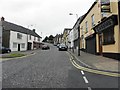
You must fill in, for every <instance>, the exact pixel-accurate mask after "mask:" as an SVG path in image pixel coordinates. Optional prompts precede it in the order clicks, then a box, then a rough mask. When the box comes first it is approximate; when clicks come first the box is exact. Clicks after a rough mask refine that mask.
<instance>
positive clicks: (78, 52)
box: [78, 25, 80, 56]
mask: <svg viewBox="0 0 120 90" xmlns="http://www.w3.org/2000/svg"><path fill="white" fill-rule="evenodd" d="M78 56H80V25H79V26H78Z"/></svg>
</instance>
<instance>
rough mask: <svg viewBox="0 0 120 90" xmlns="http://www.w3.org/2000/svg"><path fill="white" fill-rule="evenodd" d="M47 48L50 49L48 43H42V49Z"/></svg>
mask: <svg viewBox="0 0 120 90" xmlns="http://www.w3.org/2000/svg"><path fill="white" fill-rule="evenodd" d="M47 49H50V47H49V46H48V45H42V50H47Z"/></svg>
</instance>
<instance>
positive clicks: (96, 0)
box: [80, 0, 99, 23]
mask: <svg viewBox="0 0 120 90" xmlns="http://www.w3.org/2000/svg"><path fill="white" fill-rule="evenodd" d="M98 1H99V0H95V2H94V3H93V4H92V6H91V7H90V8H89V10H88V11H87V13H86V14H84V16H83V18H82V20H81V21H80V23H81V22H82V21H83V20H84V19H85V17H86V16H87V15H88V13H89V12H90V11H91V9H92V8H93V7H94V6H95V5H96V3H97V2H98Z"/></svg>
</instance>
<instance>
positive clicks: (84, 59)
mask: <svg viewBox="0 0 120 90" xmlns="http://www.w3.org/2000/svg"><path fill="white" fill-rule="evenodd" d="M68 52H69V53H70V54H71V55H72V56H73V57H74V58H75V59H76V62H77V64H79V65H80V66H81V65H82V66H84V67H87V68H91V69H95V70H100V71H105V72H113V73H120V66H119V64H120V61H119V60H115V59H111V58H106V57H103V56H100V55H93V54H89V53H86V52H83V51H80V56H78V52H77V50H74V52H73V51H71V50H69V51H68Z"/></svg>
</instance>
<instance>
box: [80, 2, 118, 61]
mask: <svg viewBox="0 0 120 90" xmlns="http://www.w3.org/2000/svg"><path fill="white" fill-rule="evenodd" d="M119 10H120V5H119V3H118V0H114V1H113V0H96V2H94V3H93V5H92V6H91V8H90V9H89V10H88V12H87V13H86V14H85V16H84V18H83V20H82V21H81V23H80V38H81V40H80V47H81V49H84V50H85V51H86V52H88V53H92V54H99V55H103V56H106V57H109V58H114V59H118V60H120V30H119V25H120V23H119V16H120V14H119V12H120V11H119Z"/></svg>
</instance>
